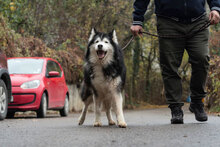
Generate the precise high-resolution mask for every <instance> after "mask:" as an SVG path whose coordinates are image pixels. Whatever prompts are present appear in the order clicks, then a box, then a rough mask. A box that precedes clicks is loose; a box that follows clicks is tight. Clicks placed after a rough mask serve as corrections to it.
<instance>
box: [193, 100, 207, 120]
mask: <svg viewBox="0 0 220 147" xmlns="http://www.w3.org/2000/svg"><path fill="white" fill-rule="evenodd" d="M189 111H191V112H192V113H194V114H195V118H196V120H197V121H207V120H208V116H207V114H206V113H205V110H204V104H203V103H190V106H189Z"/></svg>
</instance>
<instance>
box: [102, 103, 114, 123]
mask: <svg viewBox="0 0 220 147" xmlns="http://www.w3.org/2000/svg"><path fill="white" fill-rule="evenodd" d="M111 105H112V104H111V100H105V101H104V106H105V111H106V116H107V118H108V124H109V126H112V125H115V122H114V120H113V119H112V113H111Z"/></svg>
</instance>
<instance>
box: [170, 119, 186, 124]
mask: <svg viewBox="0 0 220 147" xmlns="http://www.w3.org/2000/svg"><path fill="white" fill-rule="evenodd" d="M171 124H183V120H178V121H171Z"/></svg>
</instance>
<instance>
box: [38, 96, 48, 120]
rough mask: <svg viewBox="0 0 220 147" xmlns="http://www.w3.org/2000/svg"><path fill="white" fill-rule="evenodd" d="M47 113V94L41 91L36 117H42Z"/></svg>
mask: <svg viewBox="0 0 220 147" xmlns="http://www.w3.org/2000/svg"><path fill="white" fill-rule="evenodd" d="M46 114H47V95H46V94H45V93H43V95H42V97H41V103H40V108H39V109H38V111H37V117H38V118H44V117H46Z"/></svg>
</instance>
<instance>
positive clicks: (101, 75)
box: [79, 29, 127, 128]
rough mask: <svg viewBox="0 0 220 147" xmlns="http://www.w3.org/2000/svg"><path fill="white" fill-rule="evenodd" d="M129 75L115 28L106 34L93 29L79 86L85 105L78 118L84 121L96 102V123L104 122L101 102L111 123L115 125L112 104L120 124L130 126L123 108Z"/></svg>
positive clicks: (99, 124)
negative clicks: (123, 92)
mask: <svg viewBox="0 0 220 147" xmlns="http://www.w3.org/2000/svg"><path fill="white" fill-rule="evenodd" d="M125 78H126V68H125V65H124V59H123V54H122V51H121V48H120V47H119V45H118V41H117V36H116V32H115V30H113V31H112V32H111V33H108V34H105V33H100V32H97V31H96V30H95V29H92V31H91V34H90V37H89V44H88V48H87V52H86V56H85V65H84V81H83V83H82V85H81V87H80V94H81V98H82V100H83V102H84V104H85V105H84V108H83V110H82V114H81V116H80V118H79V125H82V124H83V122H84V120H85V117H86V113H87V109H88V106H89V104H91V103H92V102H93V101H94V104H95V123H94V126H95V127H99V126H102V123H101V120H100V116H101V105H103V106H104V108H105V111H106V115H107V118H108V122H109V125H115V122H114V121H113V119H112V115H111V108H113V111H114V112H115V114H116V118H117V124H118V126H119V127H123V128H125V127H126V126H127V124H126V122H125V120H124V115H123V109H122V101H123V99H122V90H123V88H124V84H125Z"/></svg>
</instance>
